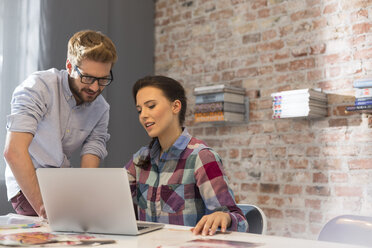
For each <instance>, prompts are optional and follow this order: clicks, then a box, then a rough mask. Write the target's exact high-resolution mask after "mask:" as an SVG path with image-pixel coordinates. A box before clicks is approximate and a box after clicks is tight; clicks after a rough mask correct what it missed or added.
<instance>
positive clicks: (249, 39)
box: [243, 33, 261, 44]
mask: <svg viewBox="0 0 372 248" xmlns="http://www.w3.org/2000/svg"><path fill="white" fill-rule="evenodd" d="M260 40H261V34H260V33H256V34H247V35H244V36H243V44H247V43H257V42H260Z"/></svg>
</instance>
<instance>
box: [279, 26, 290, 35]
mask: <svg viewBox="0 0 372 248" xmlns="http://www.w3.org/2000/svg"><path fill="white" fill-rule="evenodd" d="M292 32H293V25H287V26H283V27H280V28H279V33H280V36H281V37H282V38H283V37H285V36H287V35H289V34H291V33H292Z"/></svg>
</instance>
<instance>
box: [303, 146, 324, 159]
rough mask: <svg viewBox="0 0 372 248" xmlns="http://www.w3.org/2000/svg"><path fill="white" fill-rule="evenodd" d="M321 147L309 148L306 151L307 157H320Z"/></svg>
mask: <svg viewBox="0 0 372 248" xmlns="http://www.w3.org/2000/svg"><path fill="white" fill-rule="evenodd" d="M320 149H321V148H320V147H319V146H317V147H308V148H307V149H306V156H309V157H318V156H319V154H320Z"/></svg>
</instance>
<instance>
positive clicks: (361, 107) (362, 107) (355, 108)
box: [345, 105, 372, 111]
mask: <svg viewBox="0 0 372 248" xmlns="http://www.w3.org/2000/svg"><path fill="white" fill-rule="evenodd" d="M345 110H346V111H358V110H372V105H358V106H347V107H346V109H345Z"/></svg>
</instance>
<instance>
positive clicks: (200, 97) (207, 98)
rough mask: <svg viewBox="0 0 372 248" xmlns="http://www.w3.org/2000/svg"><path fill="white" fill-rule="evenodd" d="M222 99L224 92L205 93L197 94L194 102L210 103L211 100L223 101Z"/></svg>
mask: <svg viewBox="0 0 372 248" xmlns="http://www.w3.org/2000/svg"><path fill="white" fill-rule="evenodd" d="M223 101H224V93H214V94H206V95H197V96H196V99H195V103H196V104H201V103H212V102H223Z"/></svg>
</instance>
